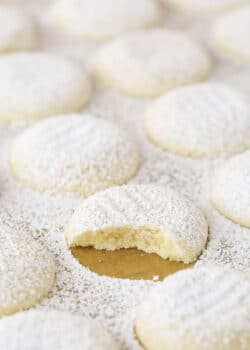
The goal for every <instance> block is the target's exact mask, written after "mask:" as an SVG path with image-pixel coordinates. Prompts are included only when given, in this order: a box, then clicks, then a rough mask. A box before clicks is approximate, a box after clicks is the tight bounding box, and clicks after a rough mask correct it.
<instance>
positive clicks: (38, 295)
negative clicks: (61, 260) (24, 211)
mask: <svg viewBox="0 0 250 350" xmlns="http://www.w3.org/2000/svg"><path fill="white" fill-rule="evenodd" d="M55 270H56V268H55V264H54V261H53V258H52V256H50V254H49V253H48V252H47V250H46V249H45V248H44V247H42V246H41V245H40V244H39V243H38V242H37V241H35V240H34V239H33V238H32V237H31V236H30V235H29V234H27V233H26V232H25V231H24V232H20V233H17V232H15V231H14V230H12V229H10V228H9V227H4V226H1V227H0V275H1V279H0V291H1V293H0V317H2V316H5V315H8V314H12V313H14V312H17V311H19V310H23V309H26V308H30V307H31V306H33V305H35V304H36V303H38V302H40V301H41V299H42V298H43V297H45V296H47V295H48V293H49V291H50V289H51V288H52V285H53V282H54V276H55Z"/></svg>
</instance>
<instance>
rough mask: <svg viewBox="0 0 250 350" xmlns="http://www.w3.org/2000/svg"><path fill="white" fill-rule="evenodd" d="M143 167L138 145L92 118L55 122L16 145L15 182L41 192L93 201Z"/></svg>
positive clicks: (66, 118)
mask: <svg viewBox="0 0 250 350" xmlns="http://www.w3.org/2000/svg"><path fill="white" fill-rule="evenodd" d="M139 163H140V152H139V149H138V147H137V144H136V143H135V142H134V141H133V140H132V139H131V138H130V137H129V135H128V134H127V133H126V132H125V131H123V130H122V129H120V128H119V127H118V126H117V125H115V124H113V123H110V122H108V121H104V120H102V119H99V118H95V117H93V116H91V115H87V114H86V115H84V114H83V115H80V114H78V115H77V114H75V115H64V116H60V117H59V116H58V117H54V118H49V119H47V120H44V121H42V122H40V123H37V124H36V125H35V126H33V127H31V128H30V129H28V130H26V131H25V132H24V133H23V134H22V135H20V136H19V137H18V138H17V139H16V141H15V142H14V144H13V146H12V149H11V154H10V164H11V168H12V171H13V174H14V175H15V177H16V178H17V179H18V180H20V181H22V182H24V183H26V184H27V185H29V186H31V187H32V188H34V189H37V190H39V191H46V190H48V191H52V192H74V193H78V194H80V195H82V196H88V195H90V194H92V193H95V192H97V191H100V190H103V189H105V188H107V187H110V186H113V185H118V184H123V183H125V182H127V181H128V180H129V179H130V178H131V177H132V176H134V175H135V173H136V171H137V169H138V167H139Z"/></svg>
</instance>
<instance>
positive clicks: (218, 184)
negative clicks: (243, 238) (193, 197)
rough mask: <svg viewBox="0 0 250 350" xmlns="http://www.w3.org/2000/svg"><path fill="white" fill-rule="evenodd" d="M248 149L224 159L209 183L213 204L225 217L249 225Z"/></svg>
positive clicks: (249, 160) (249, 163)
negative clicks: (210, 183) (226, 159)
mask: <svg viewBox="0 0 250 350" xmlns="http://www.w3.org/2000/svg"><path fill="white" fill-rule="evenodd" d="M249 193H250V151H247V152H245V153H242V154H240V155H237V156H236V157H234V158H231V159H230V160H228V161H226V162H225V164H224V165H222V166H221V167H220V168H219V169H217V171H215V175H214V178H213V179H212V185H211V195H210V197H211V201H212V203H213V206H214V207H215V208H216V209H217V210H219V212H220V213H222V214H223V215H224V216H226V217H227V218H229V219H231V220H232V221H234V222H236V223H238V224H240V225H242V226H247V227H250V196H249Z"/></svg>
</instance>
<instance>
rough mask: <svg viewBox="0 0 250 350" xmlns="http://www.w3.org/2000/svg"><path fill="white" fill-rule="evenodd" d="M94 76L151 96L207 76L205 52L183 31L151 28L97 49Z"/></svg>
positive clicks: (207, 56) (207, 59)
mask: <svg viewBox="0 0 250 350" xmlns="http://www.w3.org/2000/svg"><path fill="white" fill-rule="evenodd" d="M96 62H97V63H96V67H95V71H96V76H97V77H98V78H99V79H100V80H101V81H103V82H104V83H106V84H108V85H110V86H112V87H114V88H116V89H119V90H121V91H122V92H124V93H127V94H131V95H138V96H146V97H154V96H158V95H161V94H163V93H164V92H166V91H167V90H169V89H173V88H175V87H177V86H180V85H184V84H188V83H192V82H196V81H200V80H203V79H206V77H207V76H208V75H209V73H210V71H211V68H212V63H211V60H210V57H209V55H208V53H207V52H206V51H205V50H203V48H201V47H200V45H199V44H198V43H196V42H195V41H193V40H191V39H190V37H188V36H186V35H184V33H182V32H178V31H174V30H162V29H153V30H148V31H141V32H138V33H132V34H129V35H126V36H123V37H121V38H118V39H115V40H113V41H112V42H111V43H110V44H107V46H106V47H104V49H103V50H101V51H100V53H99V55H98V56H97V60H96Z"/></svg>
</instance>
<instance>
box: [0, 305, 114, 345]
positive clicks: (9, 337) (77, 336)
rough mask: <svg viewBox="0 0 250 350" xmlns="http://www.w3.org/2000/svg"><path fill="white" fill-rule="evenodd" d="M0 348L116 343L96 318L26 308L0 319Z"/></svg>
mask: <svg viewBox="0 0 250 350" xmlns="http://www.w3.org/2000/svg"><path fill="white" fill-rule="evenodd" d="M0 348H1V349H3V350H4V349H8V350H34V349H36V350H52V349H53V350H59V349H60V350H83V349H84V350H114V349H117V346H115V343H114V341H113V339H112V338H111V336H109V335H108V334H107V333H106V332H105V331H104V329H103V328H102V327H101V326H100V325H99V324H98V322H95V321H93V320H90V319H86V318H84V317H81V316H77V315H72V314H70V313H66V312H59V311H56V310H44V311H43V310H29V311H25V312H22V313H18V314H16V315H14V316H9V317H6V318H4V319H3V320H1V321H0Z"/></svg>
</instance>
